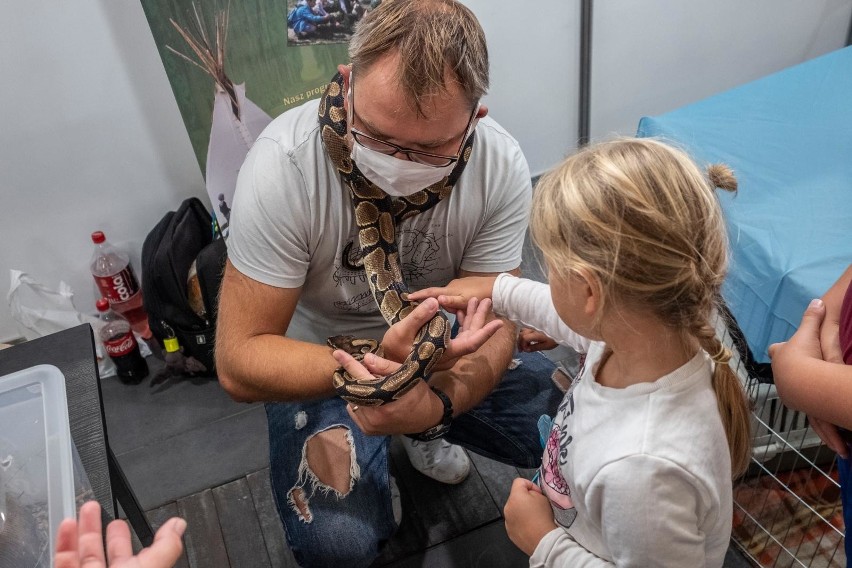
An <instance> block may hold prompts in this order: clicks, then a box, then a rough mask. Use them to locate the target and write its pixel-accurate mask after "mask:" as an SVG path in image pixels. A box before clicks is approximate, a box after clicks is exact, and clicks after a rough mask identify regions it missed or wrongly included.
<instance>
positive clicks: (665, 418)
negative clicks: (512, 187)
mask: <svg viewBox="0 0 852 568" xmlns="http://www.w3.org/2000/svg"><path fill="white" fill-rule="evenodd" d="M715 188H721V189H726V190H731V191H734V190H735V189H736V180H735V179H734V177H733V175H732V173H731V171H730V170H729V169H728V168H726V167H724V166H719V165H714V166H711V167H710V168H709V170H708V172H707V174H706V175H705V174H704V173H702V172H701V171H700V170H699V169H698V168H697V167H696V165H695V164H694V163H693V162H692V160H690V158H689V157H688V156H687V155H686V154H685V153H684V152H682V151H680V150H678V149H675V148H673V147H671V146H669V145H666V144H664V143H662V142H659V141H656V140H650V139H624V140H616V141H612V142H607V143H602V144H598V145H596V146H592V147H588V148H586V149H583V150H581V151H580V152H578V153H577V154H575V155H573V156H571V157H570V158H568V159H567V160H565V162H563V163H562V164H561V165H560V166H558V167H557V168H556V169H555V170H554V171H552V172H551V173H549V174H547V175H546V176H545V177H543V178H542V179H541V181H540V182H539V183H538V186H537V188H536V194H535V197H534V200H533V209H532V218H531V226H532V235H533V239H534V241H535V243H536V244H537V245H538V247H539V248H540V249H541V251H542V252H543V254H544V259H545V261H546V264H547V268H548V272H549V280H550V284H549V286H548V285H545V284H540V283H537V282H534V281H531V280H525V279H522V278H514V277H512V276H510V275H508V274H501V275H500V276H498V277H497V278H496V279H494V278H479V279H462V280H456V281H453V282H452V283H450V285H449V286H447V287H446V288H432V289H427V290H422V291H420V292H418V293H415V294H412V295H411V297H412V298H413V299H424V298H426V297H428V296H438V300H439V302H440V303H441V304H442V305H444V306H446V307H447V308H449V309H455V308H462V309H463V308H464V307H465V306H466V305H467V301H468V300H469V299H470V298H472V297H478V298H483V297H492V299H493V306H494V311H495V312H497V313H498V314H501V315H505V316H506V317H507V318H508V319H510V320H512V321H514V322H516V323H518V324H519V325H521V326H524V327H530V328H533V329H536V330H538V331H541V332H543V333H545V334H547V335H548V336H550V337H552V338H553V339H555V340H556V341H558V342H559V343H562V344H565V345H568V346H570V347H572V348H574V349H576V350H578V351H580V352H582V353H585V363H584V365H583V367H582V368H581V370H580V371H579V373H578V375H577V377H576V379H575V380H574V382H573V384H572V385H571V388H570V389H569V391H568V392H567V393H566V396H565V399H564V400H563V402H562V404H561V405H560V407H559V410H558V412H557V414H556V416H555V418H554V422H553V428H552V430H551V432H550V437H549V439H548V440H547V443H546V448H545V451H544V457H543V460H542V466H541V469H540V472H539V473H540V475H539V476H538V482H537V483H536V484H533V483H532V482H530V481H527V480H525V479H518V480H516V481H515V483H514V485H513V487H512V492H511V495H510V498H509V501H508V503H507V504H506V509H505V516H506V527H507V530H508V533H509V536H510V537H511V538H512V540H513V541H514V542H515V544H517V545H518V547H520V548H521V549H522V550H524V551H525V552H526V553H527V554H530V555H531V558H530V566H572V567H573V566H609V565H613V564H614V565H617V566H637V567H647V566H676V567H679V568H680V567H684V566H689V567H697V566H715V567H718V566H722V563H723V559H724V556H725V551H726V550H727V548H728V544H729V541H730V533H731V515H732V511H731V507H732V496H731V491H732V478H733V477H736V476H738V475H740V474H742V473H743V472H744V471H745V469H746V467H747V465H748V460H749V456H750V447H749V439H750V436H749V409H748V406H747V402H746V398H745V395H744V393H743V389H742V387H741V384H740V382H739V380H738V379H737V377H736V375H735V374H734V373H733V372H732V370H731V368H730V367H729V365H728V361H729V359H730V352H729V351H728V350H727V349H726V348H725V347H724V346H723V345H722V344H721V343H720V342H719V340H718V339H717V338H716V334H715V332H714V327H713V324H712V322H711V317H712V314H713V313H714V310H715V308H716V306H717V304H718V302H719V299H720V287H721V285H722V281H723V279H724V277H725V272H726V269H727V264H728V246H727V240H726V233H725V229H724V224H723V220H722V215H721V211H720V209H719V204H718V201H717V198H716V195H715Z"/></svg>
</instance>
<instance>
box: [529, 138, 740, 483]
mask: <svg viewBox="0 0 852 568" xmlns="http://www.w3.org/2000/svg"><path fill="white" fill-rule="evenodd" d="M736 187H737V182H736V178H735V177H734V175H733V173H732V172H731V170H730V169H729V168H727V167H726V166H723V165H719V164H716V165H712V166H710V167H709V168H708V171H707V174H706V175H705V174H704V173H703V172H701V170H699V168H698V167H697V166H696V165H695V163H694V162H693V161H692V160H691V159H690V157H689V156H688V155H686V153H684V152H683V151H681V150H678V149H676V148H673V147H672V146H669V145H667V144H664V143H662V142H660V141H657V140H652V139H635V138H630V139H620V140H614V141H611V142H605V143H601V144H597V145H594V146H590V147H587V148H585V149H583V150H581V151H579V152H578V153H577V154H575V155H573V156H571V157H569V158H568V159H567V160H565V161H564V162H563V163H562V164H561V165H559V166H558V167H557V168H556V169H554V170H553V171H552V172H550V173H548V174H546V175H545V176H544V177H542V178H541V180H540V181H539V183H538V184H537V186H536V190H535V196H534V199H533V209H532V219H531V227H532V236H533V239H534V241H535V242H536V244H537V245H538V246H539V248H540V249H541V250H542V252H543V253H544V256H545V259H546V261H547V264H548V267H549V268H550V269H551V270H553V271H555V272H556V273H557V274H561V275H563V276H567V275H569V274H570V273H572V272H575V271H577V270H580V269H584V270H586V271H588V272H590V273H591V274H593V275H594V276H595V278H596V279H597V280H598V281H599V282H600V285H601V290H602V303H603V307H602V310H601V311H602V312H606V310H607V308H608V307H609V305H610V304H620V305H627V306H631V307H633V308H639V309H643V310H647V311H648V312H650V313H653V314H655V316H656V317H658V318H659V319H660V320H661V321H663V322H665V323H666V324H667V325H669V326H671V327H672V328H674V329H678V330H682V332H683V334H684V336H692V337H695V338H696V339H697V340H698V342H699V343H700V345H701V347H702V348H703V349H704V350H705V351H706V352H707V353H708V354H710V356H711V357H712V358H713V361H714V362H715V371H714V375H713V389H714V391H715V392H716V399H717V402H718V405H719V413H720V416H721V418H722V423H723V424H724V426H725V431H726V434H727V437H728V445H729V449H730V452H731V465H732V469H733V472H734V474H735V475H740V474H742V473H743V472H745V469H746V468H747V466H748V463H749V460H750V456H751V447H750V440H751V437H750V411H749V407H748V404H747V400H746V397H745V393H744V391H743V388H742V385H741V384H740V382H739V379H738V378H737V376H736V375H735V374H734V372H733V370H732V369H731V368H730V367H729V365H728V361H729V360H730V357H731V354H730V351H728V350H727V349H726V348H725V347H724V346H723V345H722V344H721V343H720V341H719V339H718V338H717V337H716V332H715V329H714V327H713V325H712V323H711V314H712V313H713V311H714V309H716V308H717V306H718V303H719V302H720V299H721V286H722V282H723V280H724V278H725V274H726V272H727V267H728V239H727V232H726V230H725V225H724V220H723V218H722V211H721V208H720V206H719V203H718V199H717V197H716V194H715V191H714V190H715V188H720V189H726V190H729V191H735V190H736Z"/></svg>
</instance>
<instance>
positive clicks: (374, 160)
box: [350, 140, 457, 197]
mask: <svg viewBox="0 0 852 568" xmlns="http://www.w3.org/2000/svg"><path fill="white" fill-rule="evenodd" d="M350 156H351V157H352V161H353V162H355V164H356V165H357V166H358V169H359V170H361V173H362V174H364V176H366V178H367V179H368V180H370V181H371V182H373V183H374V184H376V185H377V186H379V187H380V188H381V189H383V190H384V192H385V193H387V194H388V195H391V196H393V197H408V196H409V195H413V194H415V193H417V192H418V191H420V190H421V189H425V188H427V187H429V186H430V185H432V184H434V183H437V182H439V181H441V180H442V179H444V178H445V177H447V176H448V175H450V172H452V171H453V168H455V167H456V163H457V162H453V163H452V164H448V165H446V166H442V167H440V168H436V167H435V166H429V165H426V164H420V163H417V162H412V161H409V160H401V159H399V158H395V157H393V156H388V155H387V154H382V153H381V152H376V151H375V150H371V149H370V148H367V147H365V146H362V145H361V144H358V143H357V142H355V141H354V140H353V141H352V152H351V153H350Z"/></svg>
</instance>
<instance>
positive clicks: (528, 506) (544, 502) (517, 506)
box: [503, 477, 557, 556]
mask: <svg viewBox="0 0 852 568" xmlns="http://www.w3.org/2000/svg"><path fill="white" fill-rule="evenodd" d="M503 516H505V517H506V532H507V533H508V534H509V538H510V539H511V540H512V542H514V543H515V546H517V547H518V548H520V549H521V550H523V551H524V553H525V554H526V555H527V556H532V553H533V552H535V549H536V547H537V546H538V543H539V542H541V539H542V538H544V536H545V535H546V534H547V533H549V532H550V531H552V530H553V529H555V528H557V527H556V523H555V522H554V521H553V509H551V508H550V500H548V498H547V497H545V496H544V495H542V493H541V490H540V489H539V488H538V485H536V484H535V483H533V482H532V481H530V480H528V479H524V478H522V477H519V478H518V479H516V480H515V481H514V482H513V483H512V492H511V493H510V494H509V500H508V501H506V506H505V507H504V508H503Z"/></svg>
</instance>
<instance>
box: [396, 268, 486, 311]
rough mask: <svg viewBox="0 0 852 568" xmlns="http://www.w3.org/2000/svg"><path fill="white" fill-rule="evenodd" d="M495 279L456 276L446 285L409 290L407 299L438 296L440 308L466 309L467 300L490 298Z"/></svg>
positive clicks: (449, 309) (423, 298)
mask: <svg viewBox="0 0 852 568" xmlns="http://www.w3.org/2000/svg"><path fill="white" fill-rule="evenodd" d="M495 280H497V277H496V276H469V277H467V278H456V279H455V280H453V281H451V282H450V283H449V284H447V285H446V286H434V287H432V288H424V289H423V290H418V291H416V292H411V293H409V294H408V299H409V300H425V299H426V298H438V302H440V304H441V307H442V308H444V309H445V310H447V311H448V312H452V313H456V311H458V310H464V309H467V305H468V302H469V301H470V300H471V299H473V298H476V299H479V300H482V299H485V298H491V290H492V289H493V288H494V281H495Z"/></svg>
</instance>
